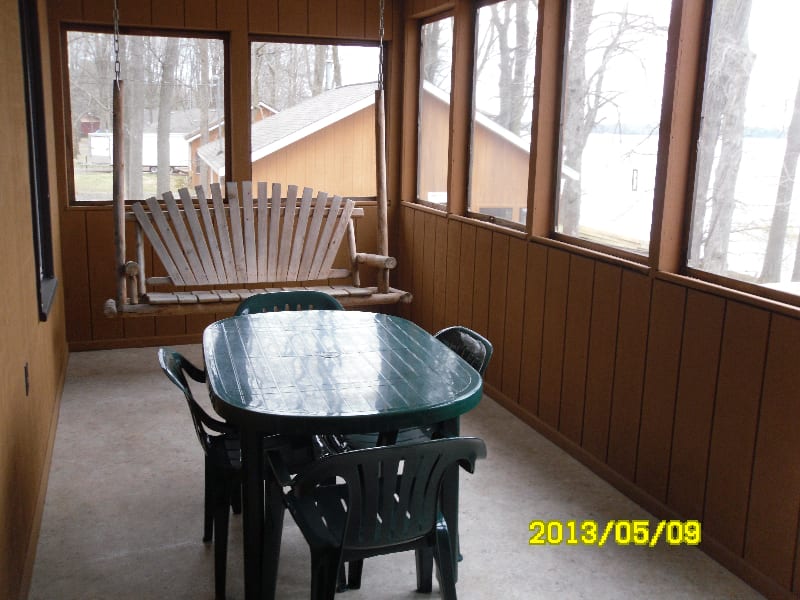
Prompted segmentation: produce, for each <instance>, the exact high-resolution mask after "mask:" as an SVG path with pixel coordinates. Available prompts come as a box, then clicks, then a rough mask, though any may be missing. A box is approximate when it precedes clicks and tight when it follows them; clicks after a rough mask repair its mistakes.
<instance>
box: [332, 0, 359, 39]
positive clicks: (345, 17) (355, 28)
mask: <svg viewBox="0 0 800 600" xmlns="http://www.w3.org/2000/svg"><path fill="white" fill-rule="evenodd" d="M364 3H365V0H336V33H337V35H338V36H339V37H343V38H353V39H362V38H363V37H364V27H365V17H366V13H365V11H364Z"/></svg>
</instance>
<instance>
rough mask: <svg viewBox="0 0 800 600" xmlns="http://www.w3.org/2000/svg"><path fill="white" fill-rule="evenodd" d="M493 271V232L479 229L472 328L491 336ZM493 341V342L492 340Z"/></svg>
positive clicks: (476, 241)
mask: <svg viewBox="0 0 800 600" xmlns="http://www.w3.org/2000/svg"><path fill="white" fill-rule="evenodd" d="M491 270H492V232H491V231H490V230H488V229H484V228H483V227H479V228H478V231H477V234H476V236H475V281H474V282H473V286H472V298H473V303H474V304H473V305H472V328H473V329H475V331H477V332H478V333H480V334H481V335H483V336H486V337H488V336H489V289H490V286H491ZM490 341H491V340H490Z"/></svg>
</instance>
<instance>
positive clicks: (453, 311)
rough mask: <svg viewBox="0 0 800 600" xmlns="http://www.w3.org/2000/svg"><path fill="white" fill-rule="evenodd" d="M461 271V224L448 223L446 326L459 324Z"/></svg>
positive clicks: (450, 221)
mask: <svg viewBox="0 0 800 600" xmlns="http://www.w3.org/2000/svg"><path fill="white" fill-rule="evenodd" d="M460 271H461V222H460V221H456V220H455V219H449V220H448V221H447V282H446V284H445V304H446V305H447V312H446V317H445V321H446V323H445V325H456V324H458V323H459V321H458V315H459V295H460V294H459V273H460Z"/></svg>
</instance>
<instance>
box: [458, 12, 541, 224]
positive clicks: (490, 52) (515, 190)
mask: <svg viewBox="0 0 800 600" xmlns="http://www.w3.org/2000/svg"><path fill="white" fill-rule="evenodd" d="M536 21H537V2H534V1H532V0H504V1H503V2H497V3H496V4H491V5H489V6H484V7H482V8H480V9H479V10H478V15H477V29H478V37H477V44H476V57H475V106H474V111H473V120H472V163H471V165H470V169H471V171H470V198H469V209H470V210H471V211H473V212H479V213H482V214H487V215H492V216H495V217H499V218H502V219H506V220H512V221H516V222H518V223H523V224H524V223H525V214H526V208H527V196H528V165H529V163H530V145H531V114H532V110H533V76H534V72H535V65H536Z"/></svg>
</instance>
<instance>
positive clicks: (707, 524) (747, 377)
mask: <svg viewBox="0 0 800 600" xmlns="http://www.w3.org/2000/svg"><path fill="white" fill-rule="evenodd" d="M768 328H769V313H767V312H766V311H763V310H758V309H755V308H752V307H749V306H746V305H743V304H739V303H737V302H728V305H727V310H726V314H725V328H724V331H723V339H722V356H721V358H720V365H719V379H718V382H717V397H716V404H715V406H714V422H713V428H712V430H711V454H710V456H709V461H708V483H707V487H706V505H705V513H704V515H703V531H704V532H705V533H706V534H707V535H709V536H711V537H713V538H715V539H716V540H717V541H718V542H720V543H722V544H723V545H724V546H725V547H727V548H728V549H729V550H731V551H732V552H734V553H735V554H738V555H741V554H742V551H743V549H744V529H745V518H746V517H747V503H748V498H749V496H750V479H751V476H752V466H753V452H754V447H755V437H756V421H757V419H758V405H759V398H760V396H761V384H762V379H763V373H764V360H765V355H766V347H767V331H768Z"/></svg>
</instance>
